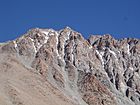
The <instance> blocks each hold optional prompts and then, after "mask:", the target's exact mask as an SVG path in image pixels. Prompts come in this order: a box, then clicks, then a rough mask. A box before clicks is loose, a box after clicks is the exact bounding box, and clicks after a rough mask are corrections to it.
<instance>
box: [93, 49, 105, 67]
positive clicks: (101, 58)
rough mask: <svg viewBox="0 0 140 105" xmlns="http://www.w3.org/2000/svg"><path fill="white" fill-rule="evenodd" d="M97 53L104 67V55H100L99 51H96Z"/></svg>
mask: <svg viewBox="0 0 140 105" xmlns="http://www.w3.org/2000/svg"><path fill="white" fill-rule="evenodd" d="M95 51H96V54H97V55H98V56H99V59H100V60H101V63H102V65H103V66H104V60H103V57H102V55H101V54H100V52H99V51H98V50H95Z"/></svg>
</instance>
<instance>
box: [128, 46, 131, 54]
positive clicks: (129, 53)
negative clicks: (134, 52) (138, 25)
mask: <svg viewBox="0 0 140 105" xmlns="http://www.w3.org/2000/svg"><path fill="white" fill-rule="evenodd" d="M127 54H128V55H130V54H131V53H130V48H129V44H127Z"/></svg>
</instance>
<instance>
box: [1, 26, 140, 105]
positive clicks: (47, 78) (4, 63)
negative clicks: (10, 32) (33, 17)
mask: <svg viewBox="0 0 140 105" xmlns="http://www.w3.org/2000/svg"><path fill="white" fill-rule="evenodd" d="M0 105H140V40H139V39H135V38H124V39H120V40H116V39H114V38H113V37H112V36H111V35H108V34H107V35H103V36H101V35H91V36H90V38H89V39H85V38H84V37H83V36H82V35H81V34H80V33H79V32H76V31H74V30H72V29H71V28H69V27H66V28H64V29H62V30H59V31H55V30H53V29H39V28H35V29H31V30H29V31H28V32H27V33H26V34H24V35H23V36H21V37H19V38H17V39H15V40H13V41H9V42H6V43H1V44H0Z"/></svg>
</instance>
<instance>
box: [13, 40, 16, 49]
mask: <svg viewBox="0 0 140 105" xmlns="http://www.w3.org/2000/svg"><path fill="white" fill-rule="evenodd" d="M13 43H14V46H15V48H16V49H17V43H16V41H13Z"/></svg>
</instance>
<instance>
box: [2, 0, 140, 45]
mask: <svg viewBox="0 0 140 105" xmlns="http://www.w3.org/2000/svg"><path fill="white" fill-rule="evenodd" d="M65 26H69V27H71V28H72V29H74V30H76V31H78V32H81V33H82V34H83V35H84V37H85V38H88V37H89V35H90V34H94V35H97V34H101V35H102V34H108V33H109V34H111V35H112V36H113V37H115V38H119V39H120V38H124V37H132V38H133V37H136V38H140V0H0V42H3V41H8V40H12V39H15V38H17V37H19V36H21V35H22V34H24V33H25V32H26V31H28V29H30V28H35V27H39V28H54V29H56V30H59V29H62V28H64V27H65Z"/></svg>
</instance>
